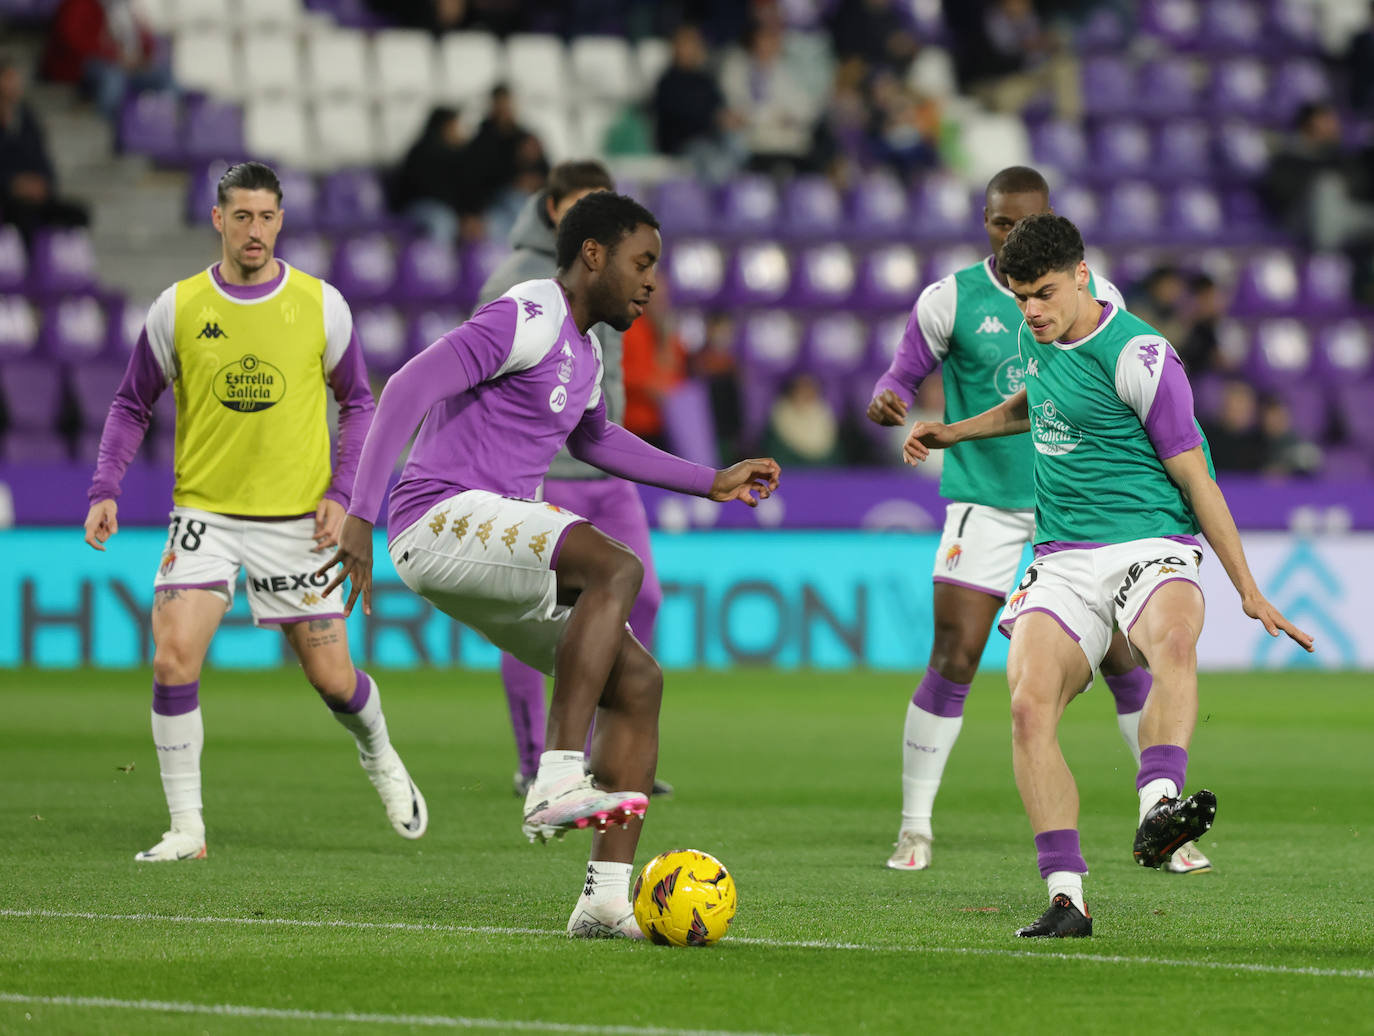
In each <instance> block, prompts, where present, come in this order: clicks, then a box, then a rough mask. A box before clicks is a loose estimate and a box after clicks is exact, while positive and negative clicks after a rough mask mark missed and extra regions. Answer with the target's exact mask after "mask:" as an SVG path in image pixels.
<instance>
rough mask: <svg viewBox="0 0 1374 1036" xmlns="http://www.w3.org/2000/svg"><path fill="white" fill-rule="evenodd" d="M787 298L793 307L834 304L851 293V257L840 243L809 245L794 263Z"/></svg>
mask: <svg viewBox="0 0 1374 1036" xmlns="http://www.w3.org/2000/svg"><path fill="white" fill-rule="evenodd" d="M794 269H795V272H794V274H793V277H792V288H791V300H792V304H793V305H796V306H805V307H810V308H819V307H827V308H828V307H838V306H843V305H845V304H846V303H847V302H849V299H850V296H851V295H853V293H854V281H855V272H854V256H853V255H852V254H851V253H850V251H849V249H848V248H846V247H845V246H844V245H840V244H825V245H813V246H811V247H809V248H805V249H803V250H802V251H801V252H800V253H799V254H798V255H797V257H796V259H795V262H794Z"/></svg>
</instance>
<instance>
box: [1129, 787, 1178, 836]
mask: <svg viewBox="0 0 1374 1036" xmlns="http://www.w3.org/2000/svg"><path fill="white" fill-rule="evenodd" d="M1176 798H1178V785H1177V784H1175V783H1174V782H1173V781H1171V780H1169V778H1168V777H1156V778H1155V779H1154V780H1152V781H1150V782H1149V783H1148V784H1146V785H1145V787H1143V788H1141V789H1140V817H1139V819H1137V820H1136V826H1139V825H1140V822H1141V821H1142V820H1144V819H1145V814H1146V813H1148V812H1150V810H1151V809H1153V808H1154V806H1155V803H1157V802H1158V801H1159V800H1160V799H1176Z"/></svg>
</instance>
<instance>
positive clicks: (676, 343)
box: [621, 284, 686, 446]
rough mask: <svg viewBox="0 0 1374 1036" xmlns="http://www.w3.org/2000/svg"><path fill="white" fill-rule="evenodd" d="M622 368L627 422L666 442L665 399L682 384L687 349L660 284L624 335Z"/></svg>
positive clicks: (643, 435) (650, 437)
mask: <svg viewBox="0 0 1374 1036" xmlns="http://www.w3.org/2000/svg"><path fill="white" fill-rule="evenodd" d="M621 370H622V372H623V374H624V378H625V418H624V420H623V422H622V423H623V424H624V425H625V427H626V428H628V429H629V430H630V431H632V432H634V433H635V434H636V435H637V436H639V437H640V438H641V439H645V440H647V441H648V442H651V443H653V444H654V445H656V446H664V445H665V443H664V441H663V400H664V399H665V398H666V397H667V396H668V394H669V393H670V392H672V390H673V389H674V388H676V387H677V386H678V385H679V384H681V382H682V379H683V376H684V374H685V373H686V351H685V350H684V349H683V347H682V340H681V339H680V338H678V336H677V332H676V331H675V330H674V328H673V320H672V313H671V312H670V310H669V304H668V292H667V290H666V288H665V287H664V286H663V285H662V284H660V285H659V288H658V290H657V291H655V292H654V293H653V294H652V295H650V296H649V306H648V308H647V309H646V310H645V311H644V315H643V316H642V317H640V318H639V319H638V320H636V321H635V322H634V323H633V324H631V325H630V327H629V329H628V330H627V331H626V332H625V334H624V335H623V336H622V338H621Z"/></svg>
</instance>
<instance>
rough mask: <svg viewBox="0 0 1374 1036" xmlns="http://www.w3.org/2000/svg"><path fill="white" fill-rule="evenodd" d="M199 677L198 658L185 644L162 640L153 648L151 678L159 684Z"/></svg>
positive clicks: (188, 680) (187, 681) (175, 682)
mask: <svg viewBox="0 0 1374 1036" xmlns="http://www.w3.org/2000/svg"><path fill="white" fill-rule="evenodd" d="M199 677H200V659H199V658H197V657H195V654H194V652H192V651H191V650H189V649H188V648H187V646H186V645H185V644H182V643H180V642H179V641H177V640H174V639H172V640H163V641H161V642H159V643H158V644H157V645H156V647H155V648H154V650H153V679H154V680H156V681H157V682H158V683H160V684H168V685H170V684H182V683H190V682H191V681H192V680H196V679H199Z"/></svg>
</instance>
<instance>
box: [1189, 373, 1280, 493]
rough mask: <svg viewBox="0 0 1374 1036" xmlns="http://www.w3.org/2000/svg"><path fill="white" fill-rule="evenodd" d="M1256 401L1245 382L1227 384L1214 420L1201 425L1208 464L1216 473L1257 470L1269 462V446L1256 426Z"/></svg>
mask: <svg viewBox="0 0 1374 1036" xmlns="http://www.w3.org/2000/svg"><path fill="white" fill-rule="evenodd" d="M1258 407H1259V401H1258V399H1257V398H1256V396H1255V390H1254V388H1253V387H1251V385H1250V384H1249V383H1248V382H1244V381H1239V380H1234V381H1228V382H1227V383H1226V384H1225V386H1224V387H1223V389H1222V396H1221V406H1220V409H1219V410H1218V412H1217V414H1216V417H1215V419H1214V421H1211V422H1205V423H1204V424H1203V430H1204V431H1205V432H1206V433H1207V445H1208V448H1209V449H1210V450H1211V452H1212V465H1213V467H1215V468H1216V469H1217V470H1218V471H1261V470H1263V468H1264V466H1265V464H1266V463H1267V462H1268V459H1269V445H1268V443H1267V442H1266V441H1265V438H1264V434H1263V433H1262V432H1261V431H1260V430H1259V428H1258V427H1257V426H1256V423H1255V421H1256V415H1257V411H1258Z"/></svg>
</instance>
